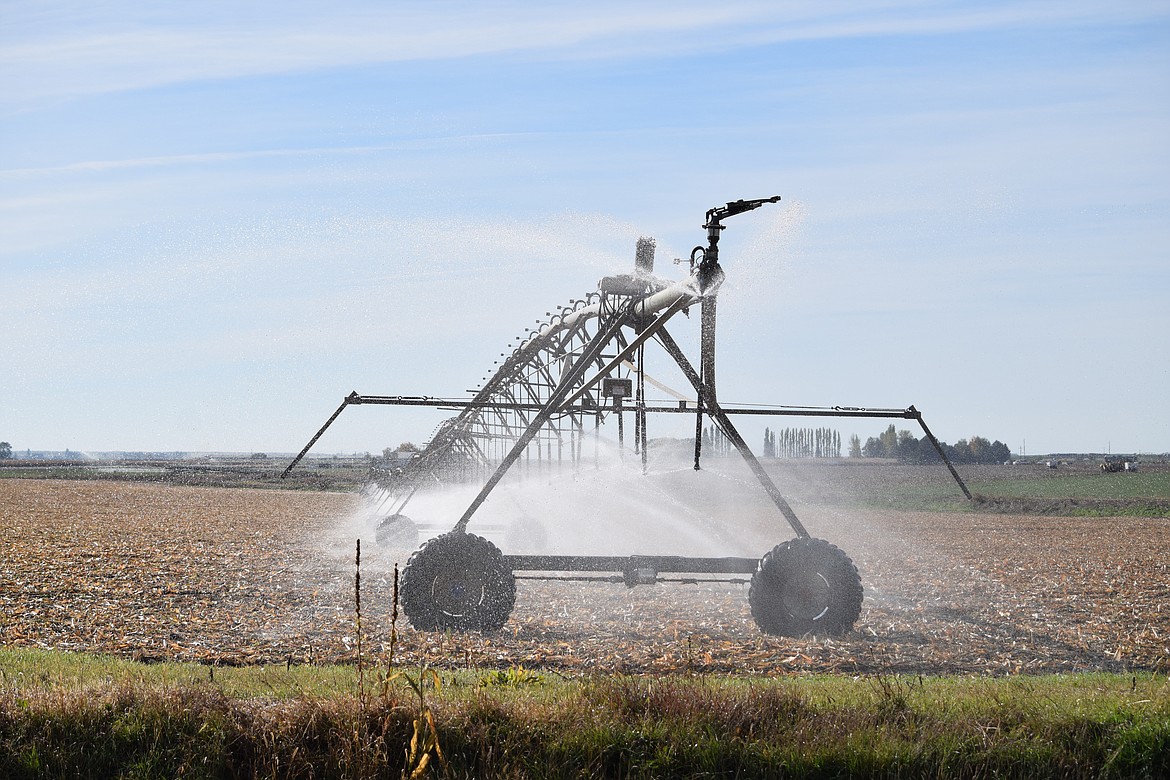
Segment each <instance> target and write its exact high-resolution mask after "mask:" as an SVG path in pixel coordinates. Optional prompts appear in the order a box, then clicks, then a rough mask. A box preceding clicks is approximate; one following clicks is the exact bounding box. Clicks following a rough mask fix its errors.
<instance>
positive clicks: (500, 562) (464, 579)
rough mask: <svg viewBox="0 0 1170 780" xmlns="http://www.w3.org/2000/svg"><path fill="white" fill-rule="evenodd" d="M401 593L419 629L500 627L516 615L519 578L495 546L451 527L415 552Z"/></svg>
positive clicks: (411, 557) (405, 607) (404, 570)
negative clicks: (448, 530) (449, 530)
mask: <svg viewBox="0 0 1170 780" xmlns="http://www.w3.org/2000/svg"><path fill="white" fill-rule="evenodd" d="M398 596H399V599H400V601H401V603H402V611H403V612H405V613H406V617H407V618H408V619H409V620H410V624H411V625H412V626H414V627H415V628H417V629H419V630H420V631H430V630H446V629H451V630H455V631H496V630H498V629H499V628H500V627H501V626H502V625H504V623H505V622H507V620H508V616H509V615H511V614H512V606H513V605H514V604H515V603H516V579H515V577H513V576H512V570H511V569H509V568H508V567H507V565H506V564H505V563H504V556H503V554H502V553H501V552H500V551H499V549H498V548H497V547H496V546H495V545H494V544H492V543H491V542H489V541H488V540H487V539H484V538H483V537H481V536H476V535H474V534H468V533H460V532H458V531H452V532H450V533H446V534H443V535H442V536H436V537H435V538H434V539H431V540H430V541H429V542H427V543H426V544H424V545H423V546H422V548H420V549H419V550H418V551H417V552H415V553H414V554H413V555H411V556H410V560H409V561H407V563H406V568H405V569H403V571H402V581H401V584H400V587H399V591H398Z"/></svg>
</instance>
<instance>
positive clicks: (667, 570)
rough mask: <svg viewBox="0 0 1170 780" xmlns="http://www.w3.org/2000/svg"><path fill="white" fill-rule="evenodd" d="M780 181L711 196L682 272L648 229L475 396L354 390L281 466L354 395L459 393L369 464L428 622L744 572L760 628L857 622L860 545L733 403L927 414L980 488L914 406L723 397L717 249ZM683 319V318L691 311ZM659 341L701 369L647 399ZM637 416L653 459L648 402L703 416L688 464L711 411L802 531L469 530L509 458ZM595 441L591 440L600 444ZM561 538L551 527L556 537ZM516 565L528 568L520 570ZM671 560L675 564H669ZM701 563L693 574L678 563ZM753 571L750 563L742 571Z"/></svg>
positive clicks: (571, 457)
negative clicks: (681, 542) (598, 542)
mask: <svg viewBox="0 0 1170 780" xmlns="http://www.w3.org/2000/svg"><path fill="white" fill-rule="evenodd" d="M779 200H780V198H779V196H774V197H770V198H758V199H755V200H737V201H732V202H729V203H727V204H725V205H723V206H717V207H715V208H712V209H710V210H708V211H707V213H706V219H705V221H704V224H703V228H704V229H705V230H706V232H707V240H706V244H703V245H700V246H696V247H695V248H694V250H692V252H691V255H690V267H689V272H688V273H687V275H686V276H685V277H684V278H683V279H681V280H678V281H669V280H664V279H662V278H660V277H658V276H656V275H655V274H654V242H653V240H651V239H645V238H643V239H639V241H638V244H637V247H636V251H635V263H634V271H633V272H632V273H624V274H617V275H614V276H606V277H604V278H603V279H601V281H600V282H599V283H598V287H597V290H595V291H592V292H590V293H588V294H586V295H585V296H584V297H583V298H580V299H576V300H573V301H571V302H570V303H569V304H567V305H565V306H561V307H559V308H558V309H557V310H556V311H555V312H552V311H550V312H548V314H547V317H548V319H547V320H545V321H543V322H541V323H540V324H539V325H538V326H537V327H535V328H533V329H531V330H529V331H528V332H527V334H526V335H525V336H524V337H522V338H521V339H520V341H519V344H518V345H517V346H516V347H515V348H514V349H513V350H512V351H511V353H510V354H508V353H505V354H504V355H501V357H503V358H504V360H503V361H502V362H501V363H500V364H499V367H498V369H497V370H496V371H495V373H493V374H492V375H491V376H490V377H487V378H485V380H484V383H483V385H482V386H481V387H480V389H479V390H478V391H477V392H475V393H474V394H473V395H472V396H471V397H470V398H462V399H459V398H435V397H430V396H381V395H378V396H373V395H360V394H358V393H357V392H353V393H351V394H350V395H348V396H347V397H346V398H345V399H344V400H343V401H342V403H341V405H340V406H339V407H338V408H337V410H336V411H335V412H334V413H333V415H332V416H331V417H330V418H329V419H328V420H327V421H326V422H325V424H324V425H323V426H322V427H321V429H320V430H319V431H317V433H316V434H315V435H314V436H313V437H312V439H310V441H309V443H308V444H306V445H305V447H304V449H303V450H301V452H300V453H299V454H298V455H297V456H296V458H294V459H293V461H292V462H291V463H290V464H289V466H288V468H287V469H285V472H284V473H285V475H287V474H288V473H289V472H290V471H291V470H292V469H293V468H294V467H295V466H296V465H297V463H298V462H300V460H301V459H302V458H303V457H304V456H305V455H306V454H307V453H308V451H309V449H310V448H311V447H312V446H313V444H314V443H315V442H316V441H317V440H318V439H319V438H320V437H321V435H322V434H324V433H325V431H326V430H327V429H328V428H329V426H330V425H331V424H332V423H333V421H334V420H336V419H337V417H338V416H339V415H340V414H341V413H342V412H343V411H344V410H345V409H346V408H347V407H349V406H351V405H365V404H380V405H390V406H416V407H432V408H439V409H450V410H452V411H454V412H455V415H454V416H453V417H451V418H450V419H448V420H446V421H444V422H443V423H441V424H440V425H439V426H438V427H437V428H436V430H435V431H434V433H433V435H432V437H431V440H430V441H429V442H428V443H427V445H426V446H425V447H424V448H423V450H422V451H421V452H419V453H418V454H417V455H416V456H414V457H413V458H411V459H410V460H409V461H407V462H405V463H404V464H402V465H401V467H399V468H393V469H389V468H388V469H385V470H383V471H381V472H377V473H374V474H372V479H371V483H370V485H368V486H367V488H368V490H367V494H368V495H369V496H370V497H371V500H373V501H375V502H376V503H377V506H378V513H379V516H381V517H383V518H384V519H383V520H382V522H381V524H380V525H379V527H378V534H377V535H378V540H379V543H386V544H395V545H398V546H400V547H406V548H409V549H414V548H415V547H418V549H417V550H415V551H414V552H413V554H412V555H411V557H410V560H409V561H408V562H407V564H406V566H405V568H404V569H403V572H402V580H401V588H400V593H399V595H400V600H401V604H402V608H403V611H404V612H405V613H406V615H407V617H408V618H409V620H410V622H411V624H412V625H413V626H414V627H415V628H417V629H421V630H432V629H433V630H483V631H490V630H495V629H498V628H500V627H501V626H502V625H503V624H504V623H505V622H506V621H507V620H508V617H509V615H510V614H511V611H512V607H513V604H514V602H515V598H516V581H517V580H518V579H524V580H527V579H560V580H571V581H594V580H600V581H608V582H621V583H624V584H626V585H627V586H629V587H634V586H636V585H641V584H649V583H655V582H666V581H673V582H694V581H695V579H694V576H693V575H703V580H704V581H716V582H719V581H726V582H745V581H747V582H750V587H749V589H748V601H749V605H750V607H751V613H752V616H753V618H754V619H755V621H756V624H757V625H758V626H759V628H760V629H761V630H762V631H764V632H767V633H771V634H781V635H790V636H801V635H804V634H808V633H815V634H819V635H827V636H836V635H841V634H844V633H846V632H848V631H849V630H850V629H852V627H853V624H854V623H855V622H856V620H857V617H858V616H859V615H860V613H861V602H862V585H861V578H860V576H859V574H858V572H857V568H856V567H855V566H854V564H853V562H852V561H851V560H850V558H849V557H848V556H847V555H846V554H845V553H844V552H843V551H841V550H840V549H839V548H837V547H836V546H834V545H832V544H830V543H829V542H827V541H824V540H821V539H815V538H813V537H812V536H811V535H810V534H809V532H808V530H807V529H806V528H805V527H804V525H803V524H802V523H801V521H800V519H799V518H798V517H797V515H796V513H795V512H794V511H793V509H792V507H791V505H790V504H789V503H788V501H787V500H786V499H785V498H784V495H783V494H782V493H781V491H780V489H779V488H778V487H777V485H776V484H775V482H774V481H773V480H772V478H771V476H770V475H769V474H768V472H767V471H766V470H765V469H764V467H763V466H762V465H761V464H760V462H759V460H757V458H756V456H755V455H754V454H753V453H752V451H751V448H750V447H748V445H747V443H746V442H745V441H744V439H743V437H742V436H741V435H740V433H739V431H738V429H737V428H736V426H735V424H734V422H733V421H732V417H733V416H735V415H745V414H746V415H773V416H801V417H865V418H902V419H912V420H917V421H918V422H919V424H920V425H921V426H922V429H923V431H924V432H925V434H926V436H927V437H928V438H929V439H930V441H931V442H932V443H933V444H934V446H935V448H936V449H937V450H938V452H939V454H940V455H941V456H942V458H943V461H944V462H945V463H946V464H947V466H948V468H950V469H951V474H952V475H953V476H954V478H955V480H956V482H957V483H958V484H959V486H960V488H961V489H962V490H963V492H964V494H965V495H967V497H968V498H970V493H968V492H967V488H966V486H965V485H964V484H963V482H962V479H961V478H960V477H959V475H958V473H957V472H956V471H955V470H954V468H953V466H951V464H950V463H949V461H947V460H946V455H945V453H943V451H942V449H941V447H940V446H939V444H938V442H937V440H936V439H935V438H934V436H933V434H931V432H930V430H929V429H928V428H927V427H926V424H925V422H923V420H922V415H921V413H920V412H919V411H918V410H917V409H915V408H914V407H913V406H908V407H907V408H905V409H868V408H860V407H840V406H834V407H768V408H744V407H738V406H736V407H729V406H725V405H723V404H721V403H720V401H719V396H718V393H717V392H716V381H715V351H716V330H717V327H716V326H717V308H716V306H717V301H718V294H719V289H720V286H721V285H722V283H723V280H724V278H725V273H724V270H723V268H722V266H721V265H720V262H719V239H720V235H721V233H722V231H723V230H724V229H725V227H726V226H725V225H724V224H723V222H724V220H727V219H729V218H730V217H733V216H736V215H738V214H743V213H746V212H749V211H753V210H755V209H758V208H760V207H761V206H764V205H767V204H771V203H776V202H778V201H779ZM695 307H697V308H698V310H699V318H698V319H699V329H700V330H699V355H698V361H697V363H696V362H692V361H691V359H690V358H688V357H687V355H686V353H685V352H684V350H683V349H682V347H681V346H680V345H679V343H678V342H677V341H676V340H675V338H674V337H673V336H672V335H671V332H670V330H669V327H668V326H673V325H674V324H675V323H676V322H678V321H679V320H676V319H675V315H677V314H678V313H680V312H686V313H687V314H689V313H690V311H691V310H692V309H693V308H695ZM687 319H688V320H689V318H687ZM648 347H650V348H654V347H657V348H659V349H661V351H662V352H663V353H665V355H667V356H668V357H669V358H670V359H671V360H672V361H673V362H674V363H675V364H676V365H677V366H678V368H679V370H680V371H681V372H682V374H683V376H685V377H686V379H687V381H688V382H689V384H690V385H691V388H690V393H689V394H682V393H673V391H671V392H672V393H673V394H674V395H675V398H676V403H675V404H673V405H672V404H663V403H661V402H653V403H652V402H649V401H648V399H647V395H646V385H647V383H648V382H649V383H651V384H652V385H655V386H658V387H659V388H660V389H667V388H665V387H663V386H661V385H660V384H659V383H657V382H656V381H655V380H654V379H653V378H651V377H649V376H648V375H647V374H646V372H645V351H646V349H647V348H648ZM627 410H629V411H632V412H633V416H634V431H633V449H634V452H635V453H636V454H638V455H640V457H641V461H642V469H643V472H645V471H646V469H647V466H648V458H649V453H648V437H647V428H648V425H647V421H648V418H649V417H650V416H651V415H660V414H683V415H691V416H693V417H694V418H695V442H694V462H693V466H694V469H696V470H699V469H700V468H701V463H702V456H703V451H702V446H703V439H702V431H703V423H704V420H709V421H711V422H712V423H713V424H714V426H715V427H716V428H717V429H718V430H719V431H720V432H721V433H722V434H723V435H724V436H725V437H726V439H727V440H728V441H729V442H730V443H731V444H732V445H733V446H734V447H735V449H736V450H737V451H738V452H739V454H740V455H741V456H742V457H743V459H744V461H745V462H746V463H747V465H748V467H749V468H750V469H751V471H752V473H753V474H754V475H755V477H756V479H757V481H758V482H759V484H760V486H761V488H762V489H763V491H764V492H765V494H766V495H767V496H768V498H769V499H770V500H771V502H772V504H773V505H774V506H775V508H776V511H777V513H778V514H779V515H780V517H782V518H783V519H784V521H785V522H786V523H787V525H788V527H789V529H790V531H791V534H792V538H791V539H789V540H788V541H784V542H782V543H780V544H777V545H776V546H775V547H773V548H772V549H771V550H769V551H767V552H765V553H764V554H763V555H762V556H760V557H759V558H737V557H720V558H707V557H688V556H676V555H645V554H632V555H628V556H602V555H571V554H555V555H543V554H541V555H505V554H504V553H503V552H501V551H500V549H499V548H498V547H497V546H496V545H495V544H493V543H492V542H491V541H489V540H488V539H486V538H484V537H483V536H480V535H476V534H473V533H470V532H469V531H468V527H469V525H470V524H471V523H472V522H473V520H474V519H475V517H476V513H477V511H478V510H479V509H480V507H481V506H482V505H483V503H484V502H485V501H486V500H487V498H488V496H490V495H491V493H492V491H493V490H495V489H496V487H497V486H498V485H499V484H500V482H501V481H502V480H503V479H504V477H505V476H506V475H507V474H508V473H509V471H510V470H512V469H513V468H515V467H516V464H517V463H518V462H520V461H521V460H522V459H523V462H524V463H525V465H526V466H527V467H529V468H530V467H531V465H532V464H533V463H536V464H537V468H538V469H542V470H543V469H546V468H547V469H548V471H549V473H552V472H554V471H556V470H559V469H562V468H573V469H576V468H579V467H580V465H581V463H582V462H583V461H584V460H585V459H587V458H588V454H587V452H586V446H587V445H586V442H587V440H588V439H589V438H590V437H593V438H594V442H595V443H596V437H597V436H598V431H599V429H600V427H601V425H602V424H603V423H604V422H605V421H606V420H607V419H609V418H614V417H616V420H617V422H618V438H619V445H620V446H621V447H622V448H623V450H624V448H625V431H624V414H625V412H626V411H627ZM595 446H596V445H595ZM468 482H472V483H475V484H479V485H480V487H479V490H478V492H476V494H475V496H474V497H473V498H472V499H471V501H470V502H469V503H468V505H467V507H466V509H465V510H464V511H463V512H462V514H461V515H460V516H459V517H458V519H457V520H456V521H455V522H454V524H453V526H452V527H451V529H450V530H449V531H447V532H445V533H442V534H440V535H438V536H435V537H433V538H431V539H430V540H429V541H427V542H425V543H424V544H422V545H421V547H420V546H418V542H419V534H418V528H417V526H416V525H415V524H414V522H413V521H412V520H411V519H410V517H408V516H407V515H406V514H405V509H406V507H407V505H408V504H409V503H410V500H411V498H412V497H413V496H414V495H415V493H416V492H417V491H418V490H420V489H424V488H426V487H428V486H431V485H434V484H436V483H438V484H454V483H468ZM553 541H554V543H555V540H553ZM518 572H519V573H521V574H519V576H518V574H517V573H518ZM662 575H676V576H674V577H664V576H662ZM677 575H692V576H677ZM748 578H750V579H748Z"/></svg>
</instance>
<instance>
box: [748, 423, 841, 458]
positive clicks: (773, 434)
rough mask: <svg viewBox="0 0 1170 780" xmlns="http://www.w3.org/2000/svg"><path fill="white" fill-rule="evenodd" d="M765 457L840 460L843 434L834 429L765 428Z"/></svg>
mask: <svg viewBox="0 0 1170 780" xmlns="http://www.w3.org/2000/svg"><path fill="white" fill-rule="evenodd" d="M764 457H765V458H839V457H841V434H840V433H838V432H837V431H835V430H833V429H832V428H785V429H783V430H780V431H773V430H772V429H771V428H765V429H764Z"/></svg>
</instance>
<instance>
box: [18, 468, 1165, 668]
mask: <svg viewBox="0 0 1170 780" xmlns="http://www.w3.org/2000/svg"><path fill="white" fill-rule="evenodd" d="M679 478H681V477H679ZM669 479H673V477H668V478H666V480H667V481H669ZM702 495H705V496H707V505H706V506H705V507H703V512H704V516H705V517H707V519H708V520H711V519H712V518H713V519H714V520H717V521H718V522H713V523H711V524H710V525H709V526H707V525H705V526H703V527H701V528H699V529H698V530H696V531H694V533H693V534H691V535H690V536H686V535H684V536H686V538H684V539H682V541H680V544H682V545H683V546H684V547H686V546H687V545H699V546H702V545H703V544H704V543H705V542H704V541H703V538H709V539H710V540H712V541H711V544H713V545H723V546H725V547H726V548H727V549H721V550H717V551H714V552H713V553H712V554H744V553H743V552H742V551H744V550H752V551H754V552H751V553H750V554H751V555H752V556H758V555H760V554H762V553H763V552H765V551H766V550H767V549H768V548H769V547H770V546H771V545H772V544H775V543H777V542H780V541H783V540H784V539H786V538H789V537H790V536H791V535H792V534H791V531H789V530H788V529H787V528H786V526H785V525H784V523H783V520H782V519H778V518H777V517H776V515H775V512H774V510H772V511H769V510H768V507H767V506H766V505H765V504H761V503H760V502H758V501H755V500H753V501H749V502H742V503H735V502H732V501H730V500H728V499H724V498H723V497H715V494H714V493H712V492H711V490H709V489H707V488H704V490H703V493H702ZM499 503H500V504H501V505H503V504H504V503H506V502H505V501H504V500H503V496H501V500H500V502H499ZM424 508H425V502H424ZM797 509H798V511H799V513H800V514H801V517H802V519H803V520H804V522H805V524H806V525H807V526H808V527H809V530H810V531H812V532H813V534H814V535H815V536H819V537H823V538H825V539H828V540H829V541H831V542H833V543H834V544H836V545H838V546H839V547H841V548H842V549H843V550H845V551H846V552H847V553H848V554H849V555H850V556H851V557H852V558H853V560H854V562H855V563H856V564H857V567H858V570H859V571H860V573H861V577H862V582H863V584H864V586H865V589H866V592H865V593H866V595H865V602H864V604H863V608H862V613H861V617H860V619H859V620H858V622H857V625H856V627H855V630H854V631H853V632H852V633H850V634H848V635H847V636H844V637H842V638H839V639H817V638H803V639H792V638H784V637H771V636H766V635H763V634H761V633H760V632H759V631H758V630H757V628H756V627H755V624H754V623H753V622H752V619H751V616H750V614H749V611H748V605H747V588H746V586H744V585H736V584H724V583H719V584H713V583H712V584H700V585H668V584H660V585H653V586H639V587H636V588H633V589H627V588H626V587H624V586H623V585H616V584H598V583H545V582H521V583H519V585H518V589H517V590H518V595H517V601H516V608H515V610H514V612H513V614H512V617H511V619H510V620H509V621H508V623H507V624H506V625H505V627H504V629H503V630H502V631H501V632H499V633H496V634H491V635H480V634H436V633H427V634H424V633H419V632H415V631H413V630H412V629H411V628H410V627H409V626H408V625H407V624H406V622H405V621H404V620H400V621H399V622H398V624H397V630H398V641H397V645H396V659H397V660H398V661H399V662H401V663H413V662H417V661H419V660H423V659H425V660H428V661H430V662H432V663H436V664H443V665H450V666H463V665H472V666H479V667H500V666H511V665H523V666H525V667H536V668H542V669H547V670H555V671H556V672H558V673H561V674H566V675H570V674H575V673H581V672H588V671H606V672H609V671H623V672H630V673H643V672H653V673H661V672H678V673H686V672H740V673H755V674H784V673H812V672H843V673H888V672H907V673H924V674H933V673H955V674H968V673H975V674H1011V673H1037V672H1065V671H1083V670H1161V671H1167V670H1168V669H1170V607H1168V606H1167V603H1168V602H1170V563H1168V561H1170V520H1167V519H1164V518H1163V519H1144V518H1104V519H1103V518H1069V517H1044V516H1033V515H1005V514H979V513H971V512H961V513H960V512H956V513H921V512H917V513H914V512H911V513H896V512H892V511H884V510H872V509H866V510H862V509H849V508H844V507H842V506H830V505H825V504H817V503H812V502H807V503H799V504H798V505H797ZM361 510H362V506H361V499H359V498H358V497H357V496H354V495H348V494H337V493H308V492H286V491H272V490H240V489H216V488H193V487H165V486H151V485H143V484H132V483H124V482H101V481H94V482H69V481H57V480H43V481H42V480H0V645H4V646H10V647H11V646H26V647H27V646H32V647H45V648H58V649H69V650H78V651H87V652H109V653H115V654H118V655H122V656H126V657H134V658H141V659H147V660H161V659H173V660H192V661H200V662H206V663H221V664H238V663H286V662H288V661H290V660H291V661H292V662H295V663H300V662H309V661H312V662H327V661H339V660H352V659H353V658H354V656H355V651H356V637H357V632H356V621H355V617H356V611H355V600H354V580H355V565H354V553H355V549H354V548H355V541H356V540H357V538H361V539H362V542H363V543H362V548H363V556H362V566H361V605H362V641H363V648H364V652H365V653H367V659H370V660H373V659H374V658H375V657H377V658H380V659H384V658H385V655H384V652H385V649H386V648H387V647H388V644H389V638H390V630H391V589H392V574H391V572H392V568H393V564H394V561H395V560H399V561H401V562H404V561H405V557H406V553H398V554H394V553H389V552H387V551H383V550H379V549H377V548H376V546H375V545H374V543H373V532H372V528H371V527H370V526H369V525H368V524H367V523H366V522H364V520H363V519H362V517H361ZM574 522H575V524H576V530H575V533H577V537H576V538H578V539H582V538H592V536H601V537H603V538H609V539H610V541H611V543H613V544H618V543H619V542H621V541H622V540H620V539H618V540H617V541H614V539H613V533H607V527H605V526H604V525H602V526H590V525H589V521H588V518H584V519H581V520H579V521H574ZM630 522H631V518H630V517H624V518H622V519H621V523H618V526H616V527H620V526H621V525H622V524H626V525H628V524H629V523H630ZM485 523H487V526H488V527H489V529H490V527H491V524H490V522H488V521H486V520H485ZM582 524H583V525H582ZM692 525H693V523H692ZM472 530H475V529H474V528H473V529H472ZM554 530H555V529H554ZM660 533H662V534H667V533H670V529H669V528H667V529H666V530H664V531H661V532H660ZM676 535H677V534H676ZM554 538H559V537H557V535H556V534H555V533H554ZM650 538H651V539H653V534H651V535H650ZM660 541H664V542H665V541H667V537H665V536H662V537H660ZM555 551H558V552H559V551H560V550H555ZM664 551H666V550H661V549H659V550H645V549H643V550H631V551H630V552H664ZM683 551H684V552H687V551H688V550H683ZM566 552H593V551H592V550H579V549H578V550H566Z"/></svg>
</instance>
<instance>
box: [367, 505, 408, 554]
mask: <svg viewBox="0 0 1170 780" xmlns="http://www.w3.org/2000/svg"><path fill="white" fill-rule="evenodd" d="M374 540H375V541H377V542H378V546H379V547H390V548H393V549H395V550H413V549H414V548H416V547H418V526H417V525H415V524H414V521H413V520H411V519H410V518H409V517H407V516H406V515H404V514H401V513H395V514H392V515H388V516H387V517H385V518H384V519H383V520H382V522H380V523H378V530H377V531H375V532H374Z"/></svg>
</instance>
